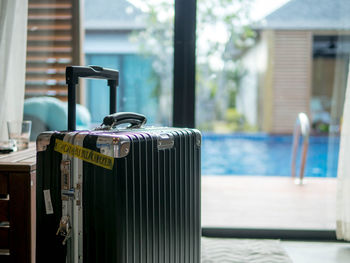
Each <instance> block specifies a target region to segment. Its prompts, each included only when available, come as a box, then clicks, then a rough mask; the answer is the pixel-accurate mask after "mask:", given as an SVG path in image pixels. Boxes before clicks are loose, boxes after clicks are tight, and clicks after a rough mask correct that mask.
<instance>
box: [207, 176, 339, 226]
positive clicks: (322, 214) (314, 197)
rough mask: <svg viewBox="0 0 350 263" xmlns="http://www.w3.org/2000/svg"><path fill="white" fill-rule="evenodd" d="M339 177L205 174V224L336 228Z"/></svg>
mask: <svg viewBox="0 0 350 263" xmlns="http://www.w3.org/2000/svg"><path fill="white" fill-rule="evenodd" d="M335 204H336V178H315V177H313V178H306V179H305V184H304V185H296V184H294V180H293V179H292V178H290V177H276V176H271V177H267V176H202V226H204V227H209V226H210V227H233V228H274V229H276V228H283V229H315V230H316V229H318V230H333V229H335V207H336V206H335Z"/></svg>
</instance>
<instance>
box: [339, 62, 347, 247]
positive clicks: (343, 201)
mask: <svg viewBox="0 0 350 263" xmlns="http://www.w3.org/2000/svg"><path fill="white" fill-rule="evenodd" d="M349 69H350V67H349ZM336 213H337V215H336V216H337V238H338V239H344V240H347V241H350V74H348V81H347V89H346V95H345V103H344V114H343V123H342V128H341V138H340V151H339V163H338V179H337V211H336Z"/></svg>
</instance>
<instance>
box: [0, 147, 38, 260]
mask: <svg viewBox="0 0 350 263" xmlns="http://www.w3.org/2000/svg"><path fill="white" fill-rule="evenodd" d="M35 163H36V151H35V145H34V144H31V145H30V147H29V149H27V150H24V151H20V152H16V153H10V154H2V155H0V262H2V263H3V262H11V263H17V262H20V263H26V262H32V263H34V262H35V221H36V219H35V200H36V198H35V195H36V193H35V185H36V181H35V178H36V177H35V170H36V165H35Z"/></svg>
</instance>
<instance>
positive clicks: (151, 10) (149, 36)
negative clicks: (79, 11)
mask: <svg viewBox="0 0 350 263" xmlns="http://www.w3.org/2000/svg"><path fill="white" fill-rule="evenodd" d="M173 13H174V6H173V3H172V2H171V1H150V2H147V3H144V2H143V1H137V0H136V1H135V0H133V1H132V0H130V1H127V0H118V1H110V0H103V1H100V2H99V4H98V5H96V2H95V1H92V0H86V1H85V21H84V22H85V46H84V50H85V53H86V62H87V64H94V65H99V66H103V67H110V68H115V69H118V70H119V72H120V75H119V76H120V82H119V88H118V111H133V112H138V113H142V114H144V115H146V116H147V119H148V124H157V125H166V126H169V125H170V124H171V116H172V106H171V105H172V57H173V44H172V35H173V18H174V14H173ZM108 94H109V90H108V89H107V88H105V87H103V84H101V83H99V82H98V81H95V80H91V81H89V82H88V89H87V93H86V103H87V106H88V108H89V110H90V112H91V115H92V122H93V123H96V124H97V123H100V122H101V120H102V119H103V117H104V116H105V115H107V114H108V109H109V106H108V101H109V99H108Z"/></svg>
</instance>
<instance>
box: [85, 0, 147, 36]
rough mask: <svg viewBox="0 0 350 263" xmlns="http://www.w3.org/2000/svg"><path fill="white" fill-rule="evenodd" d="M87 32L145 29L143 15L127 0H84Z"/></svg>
mask: <svg viewBox="0 0 350 263" xmlns="http://www.w3.org/2000/svg"><path fill="white" fill-rule="evenodd" d="M84 27H85V29H87V30H135V29H143V28H144V27H145V15H144V13H143V12H142V11H141V10H140V9H138V8H137V7H135V6H134V5H133V4H131V3H130V2H128V1H127V0H99V1H95V0H85V4H84Z"/></svg>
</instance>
